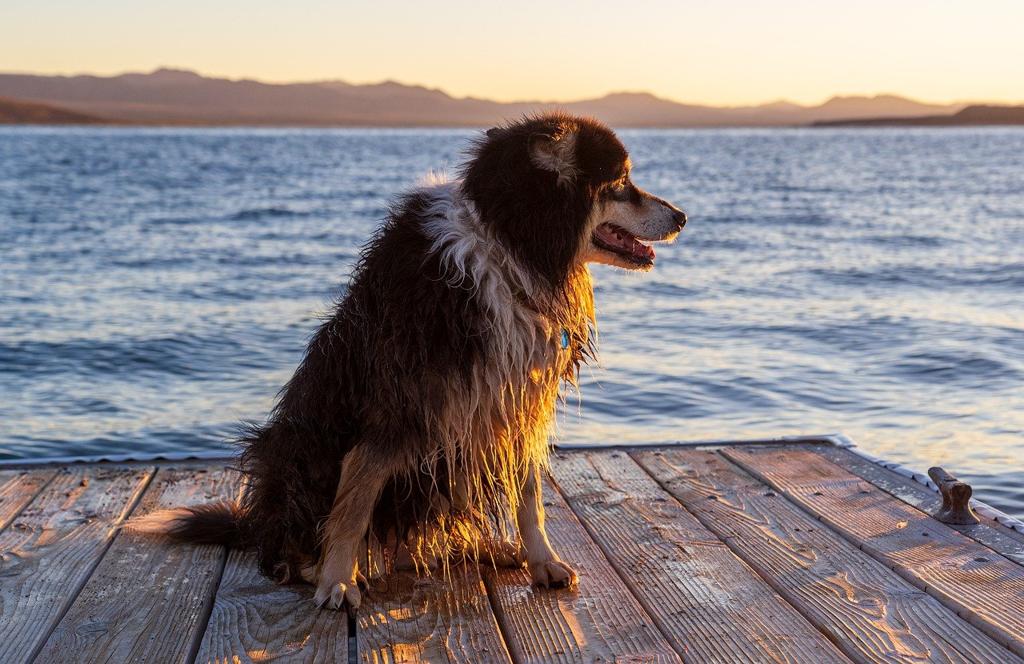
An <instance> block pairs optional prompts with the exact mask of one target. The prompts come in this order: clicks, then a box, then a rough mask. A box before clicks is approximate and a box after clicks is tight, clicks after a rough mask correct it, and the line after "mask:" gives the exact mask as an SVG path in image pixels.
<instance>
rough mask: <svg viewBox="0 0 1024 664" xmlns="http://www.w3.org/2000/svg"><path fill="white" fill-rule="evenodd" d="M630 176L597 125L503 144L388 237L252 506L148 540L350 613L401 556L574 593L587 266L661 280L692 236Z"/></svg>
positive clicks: (164, 515)
mask: <svg viewBox="0 0 1024 664" xmlns="http://www.w3.org/2000/svg"><path fill="white" fill-rule="evenodd" d="M630 167H631V164H630V160H629V157H628V155H627V152H626V150H625V148H624V147H623V146H622V144H621V142H620V141H619V140H618V138H617V137H616V136H615V134H614V133H613V132H612V131H611V130H610V129H608V128H607V127H605V126H604V125H602V124H600V123H598V122H596V121H594V120H590V119H584V118H578V117H572V116H568V115H560V114H554V115H543V116H539V117H533V118H527V119H524V120H522V121H520V122H515V123H511V124H508V125H505V126H503V127H499V128H495V129H492V130H490V131H488V132H487V133H486V135H485V136H482V137H481V138H480V140H479V141H478V142H477V143H476V144H475V146H474V148H473V153H472V157H471V158H470V159H469V161H468V162H467V163H466V165H465V167H464V169H463V172H462V177H461V178H460V179H458V180H454V181H435V182H432V183H428V184H426V185H424V186H423V187H421V188H419V189H417V190H415V191H413V192H411V193H409V194H407V195H405V196H403V197H402V198H401V199H399V200H398V201H397V202H396V203H395V205H394V207H393V208H392V210H391V212H390V214H389V216H388V218H387V220H386V221H385V222H384V224H383V225H382V227H381V228H380V229H379V230H378V232H377V233H376V235H375V236H374V237H373V238H372V239H371V240H370V242H369V244H368V245H367V246H366V248H365V250H364V251H363V253H362V257H361V259H360V261H359V263H358V265H357V267H356V269H355V272H354V275H353V277H352V281H351V284H350V286H349V289H348V293H347V295H346V297H345V298H344V299H343V300H342V301H341V302H340V303H338V305H337V306H336V308H335V309H334V311H333V314H332V316H331V317H330V318H329V319H328V320H326V322H324V323H323V324H322V325H321V326H320V328H319V329H318V330H317V332H316V334H315V335H314V336H313V338H312V340H311V342H310V344H309V347H308V349H307V351H306V354H305V357H304V358H303V360H302V362H301V364H300V365H299V367H298V368H297V370H296V372H295V375H294V376H293V377H292V379H291V380H290V381H289V382H288V384H287V385H286V386H285V387H284V389H283V390H282V392H281V394H280V398H279V400H278V402H277V404H276V406H275V407H274V409H273V411H272V412H271V414H270V416H269V418H268V420H267V422H266V423H265V424H263V425H261V426H255V427H252V428H251V429H250V430H248V431H247V432H246V435H245V436H244V437H243V439H242V440H241V445H242V451H241V455H240V459H239V461H240V466H241V468H242V470H243V471H244V473H245V474H246V482H247V491H246V492H245V494H244V497H243V498H242V499H241V501H240V502H239V503H222V504H213V505H204V506H201V507H199V508H180V509H176V510H169V511H165V512H159V513H156V514H153V515H150V516H148V517H142V518H139V519H136V520H134V521H133V522H132V524H131V525H132V527H134V528H135V529H137V530H142V531H150V532H162V533H167V534H169V535H171V536H173V537H176V538H178V539H182V540H187V541H200V542H220V543H228V544H232V545H235V546H247V547H255V548H256V549H257V550H258V553H259V561H260V566H261V569H262V570H263V572H264V573H265V574H267V575H269V576H271V577H273V578H275V579H276V580H278V581H280V582H288V581H294V580H305V581H308V582H310V583H313V584H315V585H316V586H317V590H316V595H315V598H316V602H317V603H318V604H320V605H326V606H329V607H332V608H338V607H340V606H341V605H343V604H347V605H348V606H349V608H350V609H354V608H355V607H358V605H359V603H360V601H361V594H360V583H361V582H362V581H363V574H364V573H368V570H367V569H366V568H367V566H368V565H372V564H373V563H367V558H368V557H369V556H370V554H371V553H373V552H377V555H378V556H380V555H382V554H380V553H379V552H380V551H382V550H384V551H388V550H397V549H402V550H404V551H405V552H406V555H408V556H409V557H411V558H412V559H413V560H414V561H417V562H419V563H427V562H429V561H430V560H432V559H438V558H440V559H446V558H447V557H449V556H451V555H452V554H453V553H457V552H462V553H465V552H470V553H475V554H477V555H480V556H483V557H489V558H491V559H492V560H495V561H498V562H502V563H512V564H515V563H520V562H523V561H525V563H526V564H527V565H528V566H529V569H530V574H531V577H532V579H533V581H534V582H535V583H537V584H541V585H544V586H558V585H571V584H572V583H574V582H575V579H576V574H575V572H574V571H573V569H572V567H571V566H570V565H569V564H567V563H566V562H564V561H562V560H561V559H560V558H559V556H558V554H557V553H556V552H555V551H554V550H553V549H552V547H551V545H550V543H549V542H548V539H547V536H546V534H545V532H544V508H543V502H542V501H541V495H540V482H541V477H542V472H543V471H544V468H545V467H546V463H547V455H548V436H549V430H550V425H551V422H552V418H553V415H554V410H555V407H556V404H557V400H558V398H559V391H560V386H561V384H562V383H563V382H566V381H568V382H570V383H574V382H575V379H576V375H577V371H578V369H579V366H580V364H581V363H583V362H585V361H587V360H588V359H589V358H591V357H593V353H594V334H595V332H594V330H595V319H594V309H593V289H592V284H591V277H590V272H589V269H588V267H587V265H588V263H606V264H609V265H615V266H618V267H622V268H626V269H630V270H647V269H650V268H651V267H652V266H653V263H654V252H653V249H651V248H650V246H649V243H650V242H655V241H669V240H672V239H674V238H675V236H676V235H677V234H678V233H679V231H680V230H681V229H682V227H683V225H684V223H685V221H686V215H685V214H683V213H682V212H681V211H680V210H679V209H677V208H676V207H674V206H672V205H671V204H670V203H668V202H666V201H664V200H661V199H659V198H657V197H655V196H652V195H650V194H648V193H646V192H644V191H642V190H641V189H639V188H637V187H636V186H635V185H634V184H633V182H632V180H631V179H630ZM512 522H514V523H515V527H512V525H511V524H512ZM517 534H518V537H516V535H517ZM385 557H386V556H385Z"/></svg>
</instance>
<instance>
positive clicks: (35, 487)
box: [0, 468, 57, 530]
mask: <svg viewBox="0 0 1024 664" xmlns="http://www.w3.org/2000/svg"><path fill="white" fill-rule="evenodd" d="M56 474H57V469H56V468H39V469H35V470H4V471H0V530H3V529H4V528H6V527H7V526H8V524H10V523H11V521H12V520H13V519H14V517H16V516H18V514H20V513H21V510H23V509H25V506H26V505H28V504H29V503H30V502H32V499H33V498H35V497H36V494H37V493H39V490H40V489H42V488H43V487H44V486H46V483H47V482H49V481H50V480H51V479H53V476H54V475H56Z"/></svg>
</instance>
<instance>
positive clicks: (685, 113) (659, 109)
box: [0, 69, 960, 127]
mask: <svg viewBox="0 0 1024 664" xmlns="http://www.w3.org/2000/svg"><path fill="white" fill-rule="evenodd" d="M0 95H2V96H7V97H12V98H18V99H22V100H27V101H32V102H36V103H42V104H52V105H57V106H60V107H63V108H67V109H70V110H72V111H74V112H78V113H84V114H87V115H99V116H104V117H109V118H118V119H121V120H124V121H129V122H140V123H166V124H213V125H237V124H255V125H308V126H316V125H325V126H352V125H369V126H487V125H492V124H495V123H498V122H500V121H501V120H503V119H506V118H514V117H518V116H520V115H522V114H523V113H528V112H531V111H537V110H542V109H552V108H562V109H566V110H569V111H571V112H575V113H582V114H587V115H593V116H595V117H597V118H600V119H602V120H604V121H606V122H608V123H610V124H612V125H614V126H617V127H706V126H779V125H802V124H808V123H811V122H816V121H827V120H837V119H857V118H870V117H888V116H898V117H912V116H928V115H939V114H944V113H952V112H954V111H957V110H959V108H960V107H959V106H936V105H930V104H922V103H919V102H916V101H912V100H909V99H904V98H901V97H895V96H887V95H883V96H877V97H835V98H833V99H830V100H829V101H827V102H825V103H824V104H821V105H819V106H800V105H797V104H792V103H788V102H774V103H771V104H764V105H760V106H746V107H728V108H723V107H713V106H704V105H696V104H682V103H678V102H675V101H671V100H668V99H663V98H660V97H657V96H655V95H652V94H650V93H646V92H622V93H614V94H609V95H606V96H604V97H600V98H597V99H588V100H582V101H575V102H567V103H554V102H544V101H522V102H511V103H505V102H496V101H491V100H487V99H475V98H472V97H464V98H456V97H452V96H451V95H449V94H447V93H445V92H443V91H441V90H436V89H430V88H425V87H421V86H415V85H405V84H401V83H395V82H392V81H388V82H384V83H376V84H369V85H353V84H350V83H345V82H343V81H319V82H310V83H289V84H271V83H263V82H260V81H254V80H230V79H223V78H210V77H206V76H201V75H199V74H196V73H195V72H191V71H184V70H177V69H158V70H156V71H154V72H151V73H145V74H140V73H130V74H121V75H119V76H37V75H31V74H0Z"/></svg>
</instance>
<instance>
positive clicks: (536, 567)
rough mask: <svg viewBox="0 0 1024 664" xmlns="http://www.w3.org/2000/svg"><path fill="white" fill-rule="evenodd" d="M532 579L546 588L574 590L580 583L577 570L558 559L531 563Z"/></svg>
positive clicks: (534, 583)
mask: <svg viewBox="0 0 1024 664" xmlns="http://www.w3.org/2000/svg"><path fill="white" fill-rule="evenodd" d="M530 578H531V579H532V581H533V585H535V586H543V587H545V588H572V587H574V586H575V585H576V583H577V582H578V581H579V577H577V576H576V570H574V569H573V568H572V567H569V566H568V565H567V564H565V563H563V562H562V561H561V560H558V559H557V558H551V559H549V560H542V561H540V562H536V563H530Z"/></svg>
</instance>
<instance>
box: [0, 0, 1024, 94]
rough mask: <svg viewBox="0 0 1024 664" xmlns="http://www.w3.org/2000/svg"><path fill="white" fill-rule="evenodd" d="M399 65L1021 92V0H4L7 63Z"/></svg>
mask: <svg viewBox="0 0 1024 664" xmlns="http://www.w3.org/2000/svg"><path fill="white" fill-rule="evenodd" d="M160 66H172V67H181V68H187V69H194V70H197V71H199V72H201V73H204V74H207V75H216V76H227V77H232V78H241V77H248V78H257V79H262V80H268V81H280V82H285V81H300V80H320V79H343V80H347V81H350V82H356V83H361V82H376V81H380V80H385V79H392V80H398V81H401V82H403V83H417V84H422V85H427V86H430V87H439V88H442V89H444V90H446V91H448V92H450V93H452V94H454V95H457V96H466V95H472V96H480V97H488V98H493V99H499V100H517V99H520V100H521V99H544V100H558V101H565V100H572V99H579V98H585V97H593V96H599V95H602V94H605V93H607V92H611V91H622V90H644V91H650V92H654V93H655V94H658V95H660V96H663V97H668V98H670V99H674V100H677V101H683V102H693V103H709V104H723V105H739V104H748V103H760V102H766V101H773V100H776V99H781V98H785V99H789V100H792V101H797V102H802V103H817V102H820V101H823V100H824V99H826V98H828V97H830V96H832V95H834V94H877V93H897V94H902V95H906V96H910V97H914V98H917V99H921V100H925V101H935V102H950V101H992V102H1003V103H1021V102H1024V1H1022V0H985V1H984V2H970V1H969V0H895V1H894V0H858V1H857V2H848V1H844V2H834V1H831V0H814V1H812V0H799V1H793V0H784V1H779V2H767V1H764V0H721V1H718V2H689V1H687V2H653V1H650V0H628V1H625V2H623V1H617V2H610V1H606V0H592V1H589V2H540V1H524V2H518V3H514V2H503V3H493V4H492V5H487V4H485V3H481V2H469V1H468V0H466V1H449V2H444V1H440V0H439V1H436V2H426V3H424V2H396V1H388V0H377V1H375V2H373V3H370V2H362V3H356V2H339V1H337V0H335V1H333V2H330V1H323V2H321V1H314V0H294V1H291V2H280V1H276V0H275V1H271V0H246V1H245V2H241V1H238V0H226V1H221V2H206V1H202V2H201V1H199V0H179V1H177V2H159V1H153V2H137V1H132V2H129V1H127V0H94V1H93V2H80V1H78V0H54V1H50V2H38V1H36V0H4V2H3V9H0V71H5V72H33V73H48V74H55V73H62V74H73V73H97V74H115V73H121V72H124V71H148V70H151V69H154V68H156V67H160Z"/></svg>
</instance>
